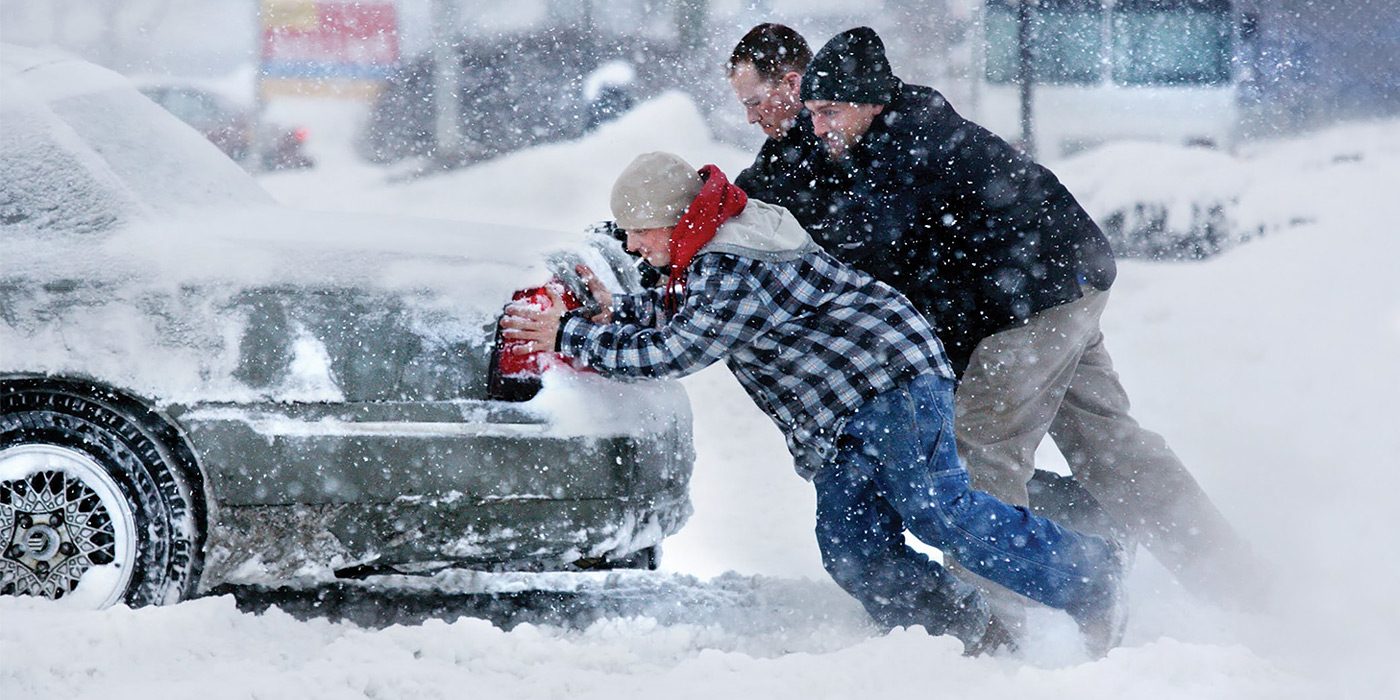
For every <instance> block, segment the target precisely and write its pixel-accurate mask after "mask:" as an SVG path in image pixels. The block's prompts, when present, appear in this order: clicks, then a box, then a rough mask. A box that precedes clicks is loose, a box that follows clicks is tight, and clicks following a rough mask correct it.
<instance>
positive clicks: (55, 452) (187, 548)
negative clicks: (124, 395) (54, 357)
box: [0, 391, 202, 608]
mask: <svg viewBox="0 0 1400 700" xmlns="http://www.w3.org/2000/svg"><path fill="white" fill-rule="evenodd" d="M197 505H198V504H197V503H196V499H195V496H194V494H193V492H192V491H191V489H190V488H189V484H187V483H186V480H185V478H184V475H183V471H182V469H181V465H180V463H179V462H178V461H177V459H176V457H175V456H174V453H173V452H172V450H171V449H170V447H169V446H167V445H166V444H164V443H163V441H162V440H161V439H160V438H159V437H157V436H156V435H155V434H154V432H153V431H152V430H151V429H150V428H149V427H147V425H145V424H143V423H142V422H140V421H139V420H137V419H135V418H133V417H132V415H130V414H129V413H127V412H125V411H123V410H122V409H120V408H118V407H116V406H113V405H109V404H107V403H105V402H102V401H97V400H93V399H90V398H86V397H84V396H81V395H76V394H74V393H68V392H64V391H17V392H7V393H6V394H5V395H4V396H3V413H0V594H6V595H32V596H41V597H45V598H50V599H59V598H69V599H71V600H73V601H75V602H76V603H77V604H79V605H81V606H84V607H93V608H102V607H107V606H110V605H114V604H117V603H125V604H126V605H129V606H132V607H136V606H142V605H153V604H162V603H172V602H175V601H177V600H180V599H182V598H186V597H189V596H190V595H191V594H192V593H193V591H194V587H195V585H196V583H197V579H198V576H199V567H200V563H201V560H202V558H201V556H200V552H199V550H200V544H201V542H202V538H201V537H199V536H198V535H199V525H200V523H199V518H198V517H197V514H199V513H201V512H202V511H201V510H199V509H198V508H197Z"/></svg>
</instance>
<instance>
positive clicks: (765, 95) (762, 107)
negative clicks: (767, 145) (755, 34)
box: [729, 61, 802, 139]
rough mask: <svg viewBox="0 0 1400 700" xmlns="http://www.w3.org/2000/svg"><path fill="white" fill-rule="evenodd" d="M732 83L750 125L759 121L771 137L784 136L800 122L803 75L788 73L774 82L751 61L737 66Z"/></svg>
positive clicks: (731, 77)
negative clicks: (764, 76)
mask: <svg viewBox="0 0 1400 700" xmlns="http://www.w3.org/2000/svg"><path fill="white" fill-rule="evenodd" d="M729 86H730V87H732V88H734V96H735V97H738V98H739V104H741V105H743V106H744V116H746V117H748V120H749V123H750V124H757V125H759V127H761V128H762V129H763V133H764V134H767V135H768V138H770V139H781V138H783V137H784V136H786V135H787V132H788V129H791V128H792V125H793V124H794V123H795V122H796V121H797V115H798V114H799V113H801V112H802V102H801V101H800V100H798V95H799V94H801V91H802V74H801V73H796V72H789V73H786V74H784V75H783V76H782V77H780V78H778V79H777V80H775V81H767V80H764V79H763V76H761V75H759V74H758V70H757V69H756V68H754V67H753V64H752V63H750V62H748V61H743V62H740V63H738V64H736V65H735V66H734V73H733V75H730V76H729Z"/></svg>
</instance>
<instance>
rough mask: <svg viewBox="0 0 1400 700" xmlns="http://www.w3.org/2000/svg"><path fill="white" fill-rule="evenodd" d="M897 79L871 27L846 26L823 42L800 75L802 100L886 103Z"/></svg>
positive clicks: (892, 95) (892, 97)
mask: <svg viewBox="0 0 1400 700" xmlns="http://www.w3.org/2000/svg"><path fill="white" fill-rule="evenodd" d="M899 86H900V81H899V78H896V77H894V72H893V71H891V70H890V62H889V59H887V58H885V42H883V41H880V36H879V35H878V34H876V33H875V30H874V29H871V28H870V27H856V28H855V29H848V30H846V31H844V32H841V33H840V34H837V35H836V36H834V37H831V41H828V42H826V46H823V47H822V49H821V51H818V52H817V55H816V56H813V57H812V62H811V63H810V64H808V66H807V73H806V74H805V75H803V76H802V101H804V102H805V101H807V100H830V101H832V102H855V103H858V104H873V105H887V104H889V103H890V102H892V101H893V100H894V96H895V92H897V91H898V90H899Z"/></svg>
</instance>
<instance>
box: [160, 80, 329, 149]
mask: <svg viewBox="0 0 1400 700" xmlns="http://www.w3.org/2000/svg"><path fill="white" fill-rule="evenodd" d="M139 89H140V90H141V94H143V95H145V96H146V97H149V98H151V101H152V102H155V103H156V104H158V105H160V106H161V107H164V108H165V109H166V111H168V112H170V113H171V114H173V115H175V116H177V117H179V118H180V121H183V122H184V123H186V124H189V125H190V126H192V127H194V128H195V131H198V132H199V133H201V134H204V138H207V139H209V141H210V142H211V143H213V144H214V145H215V146H218V147H219V150H221V151H223V152H224V153H225V154H227V155H228V157H230V158H232V159H234V160H235V161H237V162H238V163H240V164H244V165H246V166H247V167H249V168H252V169H256V170H285V169H290V168H310V167H312V166H313V165H315V164H316V161H315V160H313V159H312V158H311V156H310V155H307V153H306V140H307V138H308V135H309V133H310V132H309V131H308V130H307V128H306V127H304V126H294V127H289V126H284V125H281V124H273V123H270V122H266V121H263V120H261V119H260V118H259V117H258V115H257V114H255V113H254V112H253V110H250V109H246V108H243V107H240V106H239V105H237V104H235V103H234V102H233V101H231V100H229V99H227V98H225V97H223V96H221V95H219V94H217V93H216V92H214V91H212V90H208V89H205V88H202V87H199V86H196V85H186V84H180V83H164V82H161V83H149V84H144V85H140V86H139Z"/></svg>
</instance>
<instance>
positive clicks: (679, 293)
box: [666, 165, 749, 313]
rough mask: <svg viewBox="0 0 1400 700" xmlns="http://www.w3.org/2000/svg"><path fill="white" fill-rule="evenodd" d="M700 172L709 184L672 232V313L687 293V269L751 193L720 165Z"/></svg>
mask: <svg viewBox="0 0 1400 700" xmlns="http://www.w3.org/2000/svg"><path fill="white" fill-rule="evenodd" d="M699 172H700V179H701V180H703V181H704V183H705V184H704V185H702V186H701V187H700V194H698V195H696V196H695V199H694V200H693V201H691V203H690V206H689V207H687V208H686V210H685V213H684V214H682V215H681V220H680V223H677V224H676V228H675V230H674V231H672V232H671V246H670V252H671V280H670V284H668V285H667V287H666V308H667V309H669V310H670V311H671V312H672V313H674V312H675V311H676V309H678V308H679V307H680V299H681V298H682V297H684V296H685V276H686V268H688V267H690V261H691V260H692V259H694V258H695V254H696V253H697V252H699V251H700V249H701V248H703V247H704V246H705V244H706V243H709V242H710V239H712V238H714V237H715V232H716V231H718V230H719V227H720V225H721V224H723V223H724V222H726V221H728V220H729V217H731V216H737V215H738V214H739V212H742V211H743V210H744V207H745V206H747V205H748V203H749V196H748V195H747V194H744V191H743V190H741V189H739V188H738V187H737V186H735V185H732V184H730V183H729V178H727V177H725V175H724V173H723V172H720V169H719V168H717V167H715V166H714V165H706V166H705V167H703V168H700V171H699Z"/></svg>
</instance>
